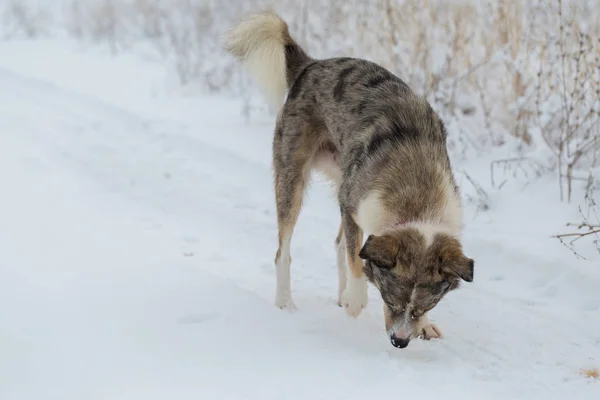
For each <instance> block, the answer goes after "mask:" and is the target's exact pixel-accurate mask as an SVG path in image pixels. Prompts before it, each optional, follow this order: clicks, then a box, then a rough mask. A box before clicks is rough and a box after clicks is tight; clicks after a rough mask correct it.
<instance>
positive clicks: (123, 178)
mask: <svg viewBox="0 0 600 400" xmlns="http://www.w3.org/2000/svg"><path fill="white" fill-rule="evenodd" d="M163 71H164V70H163V68H161V67H160V66H156V65H152V64H148V63H145V62H142V61H140V60H138V59H136V58H134V57H130V56H120V57H118V58H117V59H113V58H110V57H108V56H104V55H102V54H99V53H97V52H91V51H90V52H88V53H82V52H79V51H78V50H77V48H76V46H74V45H72V44H69V43H64V42H62V43H59V42H44V41H39V42H21V43H19V42H10V43H3V44H1V45H0V184H1V186H0V188H1V189H0V399H2V400H25V399H27V400H46V399H61V400H71V399H77V400H83V399H85V400H91V399H94V400H96V399H103V400H104V399H106V400H108V399H110V400H116V399H127V400H133V399H145V400H151V399H167V398H168V399H174V400H180V399H261V400H266V399H328V400H329V399H346V400H348V399H365V398H371V399H374V398H381V397H384V396H385V397H386V398H389V397H392V398H399V399H401V398H420V399H439V398H445V399H454V398H456V399H528V400H534V399H545V400H549V399H578V400H579V399H580V400H586V399H590V400H591V399H598V398H600V381H598V380H594V379H588V378H585V377H584V376H583V375H582V374H581V372H580V371H581V369H583V368H598V367H600V316H599V315H600V295H599V294H598V288H599V287H600V269H599V268H598V267H599V265H598V263H597V261H598V258H597V256H596V258H595V259H594V258H590V259H589V260H588V261H582V260H577V259H576V258H575V257H574V256H573V255H572V253H571V252H570V251H569V250H568V249H566V248H564V247H562V246H560V244H558V243H557V242H556V241H555V239H552V238H550V235H551V234H554V233H557V232H560V231H563V230H564V229H563V225H564V223H565V222H566V221H568V220H577V219H578V218H577V217H578V216H577V214H576V212H575V211H576V210H575V209H574V207H573V206H572V205H571V206H568V205H564V204H562V205H561V204H559V203H558V194H557V188H556V183H555V178H554V177H552V176H548V177H542V178H540V179H537V180H530V181H532V182H533V183H531V184H529V185H528V186H526V187H523V185H522V183H519V182H518V181H516V180H511V181H510V182H509V183H507V184H506V185H505V186H504V187H503V189H502V190H501V191H491V190H490V191H489V194H490V198H489V199H488V203H489V210H487V211H478V210H477V208H476V204H471V203H468V204H467V207H466V210H465V215H466V224H467V227H466V232H465V247H466V250H465V251H466V253H467V254H468V255H469V256H470V257H473V258H474V259H475V260H476V269H475V271H476V272H475V280H474V282H473V283H472V284H465V285H464V286H463V287H462V288H461V289H460V290H458V291H456V292H454V293H452V294H450V295H449V296H448V297H447V298H446V299H445V300H444V301H443V302H442V303H441V304H440V305H439V306H438V307H437V308H436V309H435V310H434V312H433V315H432V317H433V319H434V320H435V322H436V323H437V324H439V325H440V327H441V328H442V329H443V331H444V333H445V338H444V339H443V340H440V341H430V342H424V341H413V342H412V343H411V344H410V346H409V347H408V348H406V349H403V350H399V349H395V348H393V347H392V346H391V345H390V344H389V340H388V339H387V337H386V336H385V334H384V327H383V317H382V310H381V302H380V299H379V298H378V297H377V293H376V292H375V291H374V290H372V288H371V292H370V304H369V306H368V308H367V309H366V310H365V312H364V313H363V314H362V315H361V316H360V317H359V318H358V319H356V320H354V319H350V318H348V317H347V316H346V314H345V313H344V311H343V310H341V309H340V308H338V307H337V306H336V305H335V297H336V293H337V289H336V285H337V278H336V267H335V258H334V250H333V239H334V237H335V234H336V232H337V226H338V225H337V224H338V218H339V217H338V213H337V207H336V205H335V202H334V199H333V197H332V196H331V193H330V191H329V189H328V187H327V186H326V185H324V184H323V183H322V182H320V181H317V182H316V183H315V184H314V185H313V187H312V189H311V191H310V193H309V198H308V201H307V203H306V207H305V209H304V211H303V213H302V215H301V217H300V221H299V224H298V227H297V230H296V234H295V236H294V241H293V242H292V257H293V264H292V274H293V282H292V289H293V291H294V298H295V301H296V304H297V306H298V307H299V309H298V310H297V311H295V312H291V313H290V312H286V311H281V310H279V309H277V308H275V307H274V306H273V294H274V270H273V258H274V254H275V250H276V221H275V215H274V204H273V197H272V183H271V182H272V173H271V169H270V154H271V153H270V151H271V148H270V146H271V131H272V127H273V120H272V118H268V117H266V116H265V117H255V118H253V119H252V120H250V121H246V120H245V119H244V118H243V117H242V116H241V114H240V107H241V104H240V102H239V101H237V100H235V99H233V100H232V99H223V98H218V97H189V96H188V97H184V96H181V95H178V94H177V91H175V90H171V89H170V88H169V87H168V86H167V85H166V84H165V82H168V79H167V78H166V77H165V76H164V75H163V74H164V72H163ZM502 156H503V154H493V155H489V156H488V157H484V158H481V159H478V160H473V161H470V162H469V163H465V162H462V163H458V162H457V165H456V168H457V171H467V172H468V174H469V175H470V176H472V177H473V178H474V179H475V180H477V181H479V182H488V181H489V163H490V160H491V159H493V158H494V157H498V158H501V157H502ZM461 176H462V175H461V174H460V173H459V177H461ZM460 183H461V185H462V186H463V188H464V191H465V193H466V194H465V196H468V195H469V193H472V192H473V190H472V187H470V186H469V185H470V184H469V183H468V181H466V180H464V179H460ZM488 186H489V185H488ZM586 255H590V256H592V257H593V252H591V251H590V252H589V253H588V254H586Z"/></svg>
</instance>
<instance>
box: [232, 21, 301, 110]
mask: <svg viewBox="0 0 600 400" xmlns="http://www.w3.org/2000/svg"><path fill="white" fill-rule="evenodd" d="M225 47H226V49H227V51H229V52H230V53H231V54H233V55H234V56H235V57H236V58H237V59H238V60H240V61H241V62H242V63H243V64H244V66H245V67H246V68H247V69H248V71H249V72H250V74H251V75H252V77H253V78H254V80H255V81H256V83H257V84H258V85H259V86H260V89H261V91H262V92H263V94H264V96H265V97H266V98H267V100H268V101H269V103H270V104H271V105H272V106H273V107H274V108H275V110H276V111H278V110H279V109H280V108H281V106H282V105H283V102H284V97H285V94H286V92H287V90H288V89H289V88H290V87H291V85H292V84H293V82H294V80H295V79H296V76H297V75H298V73H299V72H300V70H301V67H302V66H304V65H305V64H307V63H308V62H310V61H311V60H312V59H311V58H310V57H309V56H308V55H307V54H306V53H305V52H304V50H302V48H301V47H300V46H299V45H298V44H297V43H296V41H294V39H293V38H292V37H291V35H290V33H289V30H288V25H287V23H286V22H285V21H284V20H283V19H282V18H281V17H279V16H278V15H277V14H274V13H261V14H254V15H250V16H248V17H246V18H244V19H243V20H242V21H241V22H240V23H239V24H238V25H237V26H235V27H234V28H232V29H231V30H230V31H229V32H227V35H226V37H225Z"/></svg>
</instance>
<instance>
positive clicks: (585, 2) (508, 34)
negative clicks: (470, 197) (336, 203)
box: [0, 0, 600, 201]
mask: <svg viewBox="0 0 600 400" xmlns="http://www.w3.org/2000/svg"><path fill="white" fill-rule="evenodd" d="M57 5H58V6H59V7H57ZM0 7H1V10H0V11H1V12H2V21H3V24H2V27H3V28H2V31H1V33H2V37H4V38H13V37H36V36H40V35H48V34H60V31H59V30H57V28H60V27H62V33H63V34H67V35H69V36H71V37H75V38H77V39H78V40H80V41H83V42H90V41H93V42H101V43H105V44H108V46H109V48H110V50H111V51H113V52H118V51H144V54H145V55H146V56H147V55H148V51H149V50H151V51H152V52H153V54H154V55H155V56H156V58H157V60H159V61H160V62H162V63H164V64H165V65H166V66H167V67H168V68H169V69H170V70H171V71H172V72H173V74H174V76H176V77H177V78H178V79H179V81H180V82H181V83H182V84H185V85H190V84H193V85H194V86H195V87H200V88H202V89H205V90H209V91H211V92H225V93H229V94H235V95H237V96H240V95H242V96H243V97H244V98H246V99H248V104H247V105H246V107H245V110H246V111H252V110H253V108H254V107H258V106H259V104H262V103H259V101H260V100H252V99H255V98H257V99H260V98H259V97H254V96H253V94H254V93H255V91H256V89H255V87H254V85H252V84H251V82H250V80H249V79H247V77H246V76H245V75H244V73H243V72H242V71H241V69H240V68H236V66H235V64H234V60H233V59H232V58H231V57H229V56H227V55H226V54H225V53H224V52H223V49H222V43H221V41H220V38H221V37H222V34H223V33H224V31H225V30H226V29H228V28H229V27H231V26H232V25H233V24H234V23H235V22H236V21H237V20H238V18H240V17H241V16H242V15H244V14H245V13H248V12H252V11H259V10H268V9H272V10H275V11H277V12H279V13H280V14H281V15H282V16H283V17H284V18H285V19H286V20H287V21H288V22H289V25H290V29H291V31H292V34H293V35H294V36H295V37H296V39H297V40H298V41H299V42H300V44H301V45H302V46H304V47H305V48H306V49H307V50H308V52H309V53H310V54H311V55H313V56H314V57H333V56H340V55H346V56H356V57H363V58H367V59H370V60H373V61H376V62H379V63H381V64H382V65H384V66H385V67H387V68H389V69H391V70H392V71H394V72H395V73H397V74H398V75H399V76H400V77H402V78H403V79H405V80H406V81H407V82H408V83H409V84H410V85H411V87H413V88H414V89H415V90H416V91H417V92H419V93H421V94H423V95H425V96H427V98H428V99H429V100H430V101H431V103H432V104H433V105H434V107H435V108H436V110H438V111H439V112H440V114H441V115H442V117H443V118H444V119H445V120H446V122H447V124H448V127H449V132H450V141H449V142H450V143H449V145H450V147H451V150H452V153H453V156H454V157H456V158H460V157H463V158H464V157H467V156H469V155H470V154H477V153H481V152H487V151H489V150H490V149H492V148H497V147H505V148H506V149H507V151H506V152H505V154H510V159H515V160H523V159H528V158H529V159H532V160H535V163H536V164H539V166H540V167H539V168H540V169H544V170H548V169H550V170H553V171H556V174H557V176H558V180H557V181H558V184H559V186H560V191H559V193H560V196H561V198H563V199H564V200H566V201H571V200H572V195H573V185H574V183H575V182H580V183H581V182H584V181H586V180H587V179H588V178H587V177H588V175H589V173H588V171H597V170H598V167H599V166H598V159H599V156H600V154H599V152H600V118H599V116H600V69H599V66H600V8H598V6H597V2H596V1H595V0H493V1H492V0H484V1H481V0H455V1H451V2H449V1H446V0H373V1H363V0H345V1H335V2H333V1H332V2H319V1H309V0H278V1H274V0H55V1H42V0H38V1H35V0H19V1H17V0H4V1H2V2H0ZM57 8H58V9H60V10H62V12H60V13H56V12H54V11H53V10H56V9H57ZM536 168H537V167H536ZM592 179H598V178H597V177H593V178H592ZM596 190H597V189H594V191H593V192H592V196H593V195H594V194H597V191H596ZM580 192H583V191H580Z"/></svg>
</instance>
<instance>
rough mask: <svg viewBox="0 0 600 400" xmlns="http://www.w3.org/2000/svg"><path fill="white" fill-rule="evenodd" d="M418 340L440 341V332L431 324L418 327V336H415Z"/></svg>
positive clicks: (437, 327)
mask: <svg viewBox="0 0 600 400" xmlns="http://www.w3.org/2000/svg"><path fill="white" fill-rule="evenodd" d="M417 336H418V337H419V339H424V340H429V339H441V338H442V330H441V329H440V327H439V326H437V325H436V324H432V323H431V322H428V323H427V324H424V325H422V326H421V327H419V334H418V335H417Z"/></svg>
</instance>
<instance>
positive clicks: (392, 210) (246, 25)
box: [224, 12, 474, 348]
mask: <svg viewBox="0 0 600 400" xmlns="http://www.w3.org/2000/svg"><path fill="white" fill-rule="evenodd" d="M224 40H225V48H226V50H227V51H228V52H229V53H230V54H231V55H233V56H234V57H235V58H236V59H237V60H238V61H239V62H240V63H241V64H242V65H244V66H245V68H246V70H247V71H248V72H249V73H250V75H251V76H252V77H253V79H254V81H255V82H256V83H257V84H258V86H259V87H260V89H261V91H262V93H263V95H264V96H265V97H266V99H267V100H268V101H269V103H270V104H271V106H272V107H273V108H274V109H275V110H277V117H276V121H275V132H274V139H273V149H272V152H273V169H274V191H275V200H276V207H277V224H278V242H279V247H278V249H277V252H276V255H275V270H276V280H277V286H276V294H275V305H276V306H277V307H279V308H281V309H295V308H296V306H295V304H294V301H293V299H292V294H291V282H290V265H291V257H290V241H291V239H292V234H293V231H294V227H295V224H296V221H297V219H298V216H299V214H300V210H301V207H302V201H303V196H304V191H305V188H306V186H307V182H308V181H309V179H310V175H311V173H312V171H314V170H317V171H320V172H321V173H323V174H324V175H325V176H326V177H327V178H328V179H330V180H331V181H332V182H333V183H334V187H335V190H336V197H337V200H338V202H339V207H340V214H341V224H340V228H339V232H338V235H337V238H336V240H335V244H336V250H337V251H336V260H337V268H338V277H339V290H338V305H339V306H341V307H344V308H345V310H346V312H347V314H348V315H350V316H352V317H358V316H359V315H360V313H361V311H362V309H363V308H364V307H366V305H367V303H368V296H367V289H368V282H371V283H372V284H373V285H374V286H375V287H376V288H377V289H378V290H379V292H380V293H381V297H382V299H383V304H384V316H385V328H386V331H387V333H388V335H389V338H390V342H391V344H392V345H393V346H395V347H397V348H405V347H406V346H407V345H408V344H409V342H410V340H411V339H413V338H422V339H431V338H441V337H442V334H441V330H440V328H439V327H438V326H436V325H434V324H432V323H431V322H430V320H429V318H428V312H429V311H430V310H432V309H433V308H434V307H435V306H436V305H437V304H438V303H439V302H440V300H441V299H442V298H443V297H444V296H445V295H446V294H447V293H448V292H450V291H452V290H455V289H457V288H458V287H459V286H460V283H461V282H462V281H465V282H472V281H473V272H474V260H473V259H471V258H469V257H467V256H465V254H464V253H463V248H462V245H461V242H460V238H459V237H460V234H461V230H462V225H463V223H462V205H461V199H460V193H459V188H458V186H457V184H456V180H455V178H454V175H453V172H452V168H451V164H450V159H449V157H448V152H447V146H446V141H447V131H446V129H445V126H444V123H443V122H442V120H441V119H440V117H439V116H438V115H437V114H436V113H435V112H434V110H433V109H432V107H431V106H430V105H429V103H428V102H427V101H426V100H425V99H424V98H422V97H420V96H418V95H416V94H415V93H414V92H413V91H412V90H411V89H410V88H409V87H408V85H407V84H406V83H405V82H403V81H402V80H401V79H400V78H398V77H397V76H396V75H394V74H392V73H391V72H390V71H388V70H387V69H385V68H383V67H382V66H380V65H378V64H376V63H373V62H370V61H367V60H363V59H358V58H349V57H339V58H329V59H314V58H312V57H310V56H309V55H308V54H307V53H306V52H305V51H304V49H303V48H302V47H301V46H299V45H298V44H297V42H296V41H295V40H294V39H293V38H292V36H291V35H290V32H289V29H288V25H287V23H286V22H285V21H284V20H283V19H282V18H281V17H280V16H279V15H277V14H276V13H272V12H264V13H257V14H252V15H248V16H246V17H245V18H243V19H242V20H241V21H240V22H239V23H238V24H237V25H236V26H234V27H233V28H231V29H230V30H229V31H228V32H227V33H226V35H225V39H224ZM365 232H366V233H368V237H367V239H366V241H365V242H364V244H363V240H364V236H366V235H365ZM346 265H347V266H348V267H346ZM347 270H349V272H350V273H349V274H348V273H347Z"/></svg>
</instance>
